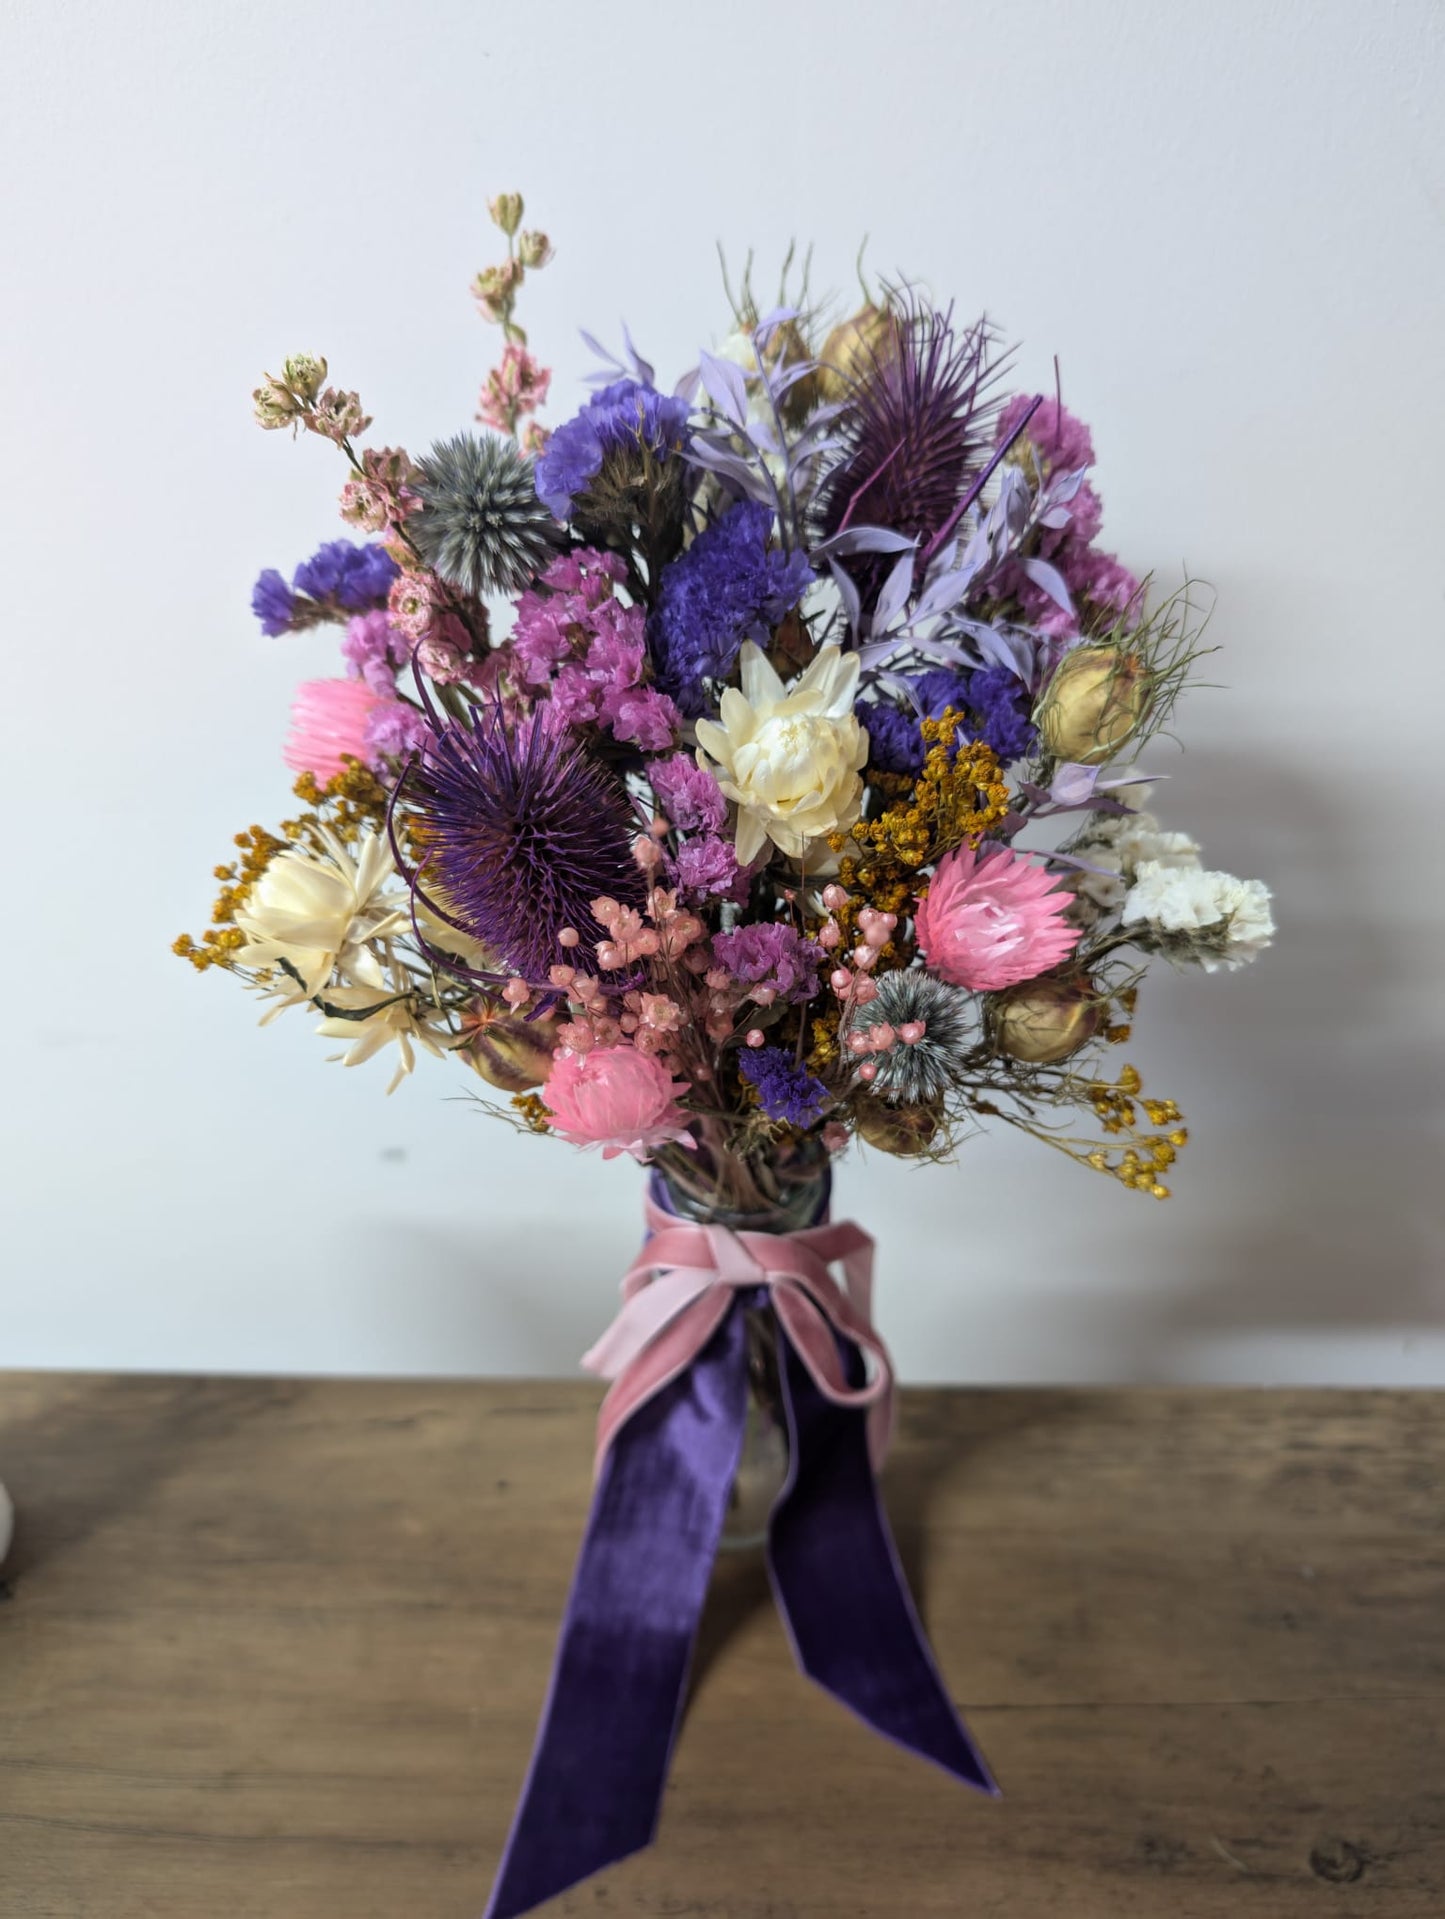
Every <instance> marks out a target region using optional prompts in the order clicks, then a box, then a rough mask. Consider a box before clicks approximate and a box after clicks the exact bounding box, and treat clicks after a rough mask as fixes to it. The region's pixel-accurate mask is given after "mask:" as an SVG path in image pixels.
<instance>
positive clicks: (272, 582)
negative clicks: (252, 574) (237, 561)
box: [251, 566, 296, 639]
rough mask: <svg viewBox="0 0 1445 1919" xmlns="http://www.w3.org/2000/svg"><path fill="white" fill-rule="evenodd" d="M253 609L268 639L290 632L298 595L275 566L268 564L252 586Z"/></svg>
mask: <svg viewBox="0 0 1445 1919" xmlns="http://www.w3.org/2000/svg"><path fill="white" fill-rule="evenodd" d="M251 611H252V612H253V613H254V614H255V615H256V618H257V619H258V620H259V621H260V622H261V631H262V632H263V633H264V634H265V635H266V636H267V638H268V639H275V638H276V636H277V634H278V633H289V632H290V630H291V627H292V624H293V622H294V621H295V618H296V595H295V594H294V593H293V592H292V591H291V589H290V587H289V586H287V584H286V582H285V580H284V579H283V578H282V577H281V575H280V574H279V573H278V572H277V571H276V569H275V567H274V566H268V567H267V568H266V570H265V572H264V573H262V574H261V575H260V576H259V577H258V579H257V581H256V584H255V585H254V586H253V587H252V588H251Z"/></svg>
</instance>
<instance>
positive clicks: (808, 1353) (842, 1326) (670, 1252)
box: [582, 1198, 893, 1473]
mask: <svg viewBox="0 0 1445 1919" xmlns="http://www.w3.org/2000/svg"><path fill="white" fill-rule="evenodd" d="M646 1210H647V1225H648V1230H649V1238H648V1239H647V1241H646V1243H645V1244H644V1246H643V1248H642V1251H641V1252H640V1253H639V1254H638V1256H637V1258H636V1259H635V1260H634V1261H633V1263H632V1265H631V1266H630V1267H629V1268H628V1270H627V1272H626V1273H625V1274H624V1276H623V1280H622V1310H621V1311H620V1312H619V1313H618V1315H617V1317H616V1319H614V1320H613V1322H612V1324H611V1325H610V1326H609V1327H608V1329H607V1331H606V1332H605V1333H603V1335H602V1337H601V1338H600V1339H599V1340H598V1341H597V1343H596V1345H595V1346H593V1347H592V1348H591V1350H590V1351H589V1352H587V1353H585V1354H584V1355H583V1358H582V1364H583V1366H585V1367H586V1369H587V1370H588V1371H589V1372H592V1373H596V1374H598V1375H599V1377H601V1378H603V1379H610V1380H611V1381H612V1382H613V1384H612V1390H611V1391H610V1392H609V1393H608V1395H607V1397H606V1399H605V1400H604V1401H603V1402H602V1409H601V1412H600V1413H599V1414H598V1419H597V1456H596V1470H597V1471H598V1473H600V1472H601V1470H602V1464H603V1461H604V1460H605V1459H606V1457H607V1450H608V1448H609V1446H610V1445H611V1444H612V1441H613V1438H614V1437H615V1435H616V1434H617V1432H618V1430H619V1428H621V1427H622V1426H624V1425H625V1424H626V1423H627V1421H628V1420H629V1419H631V1418H632V1416H633V1414H634V1413H635V1412H636V1411H637V1410H638V1408H639V1407H641V1406H644V1405H646V1404H647V1402H648V1400H650V1399H652V1398H654V1397H655V1396H656V1395H657V1394H658V1393H659V1392H661V1391H662V1389H663V1388H664V1387H665V1386H666V1385H668V1384H669V1383H670V1382H671V1381H672V1380H674V1379H676V1378H678V1377H679V1375H680V1374H682V1373H684V1372H686V1371H687V1369H688V1367H689V1366H691V1364H692V1363H693V1361H694V1360H695V1359H696V1358H697V1356H698V1355H699V1354H700V1353H701V1352H702V1351H703V1349H704V1348H705V1347H706V1345H707V1343H708V1341H709V1340H710V1339H711V1338H712V1336H713V1334H714V1333H715V1332H716V1331H717V1329H718V1327H719V1326H720V1325H721V1324H722V1322H723V1320H724V1319H725V1318H726V1317H727V1314H728V1312H729V1310H730V1309H731V1306H732V1303H733V1297H734V1295H735V1294H736V1293H738V1292H740V1291H745V1290H752V1289H754V1288H757V1287H766V1288H767V1291H768V1296H769V1298H770V1299H771V1301H772V1306H773V1310H774V1312H775V1313H776V1314H777V1317H778V1321H779V1323H780V1325H781V1326H782V1329H783V1331H784V1332H785V1333H786V1334H787V1337H788V1339H789V1341H790V1342H791V1344H792V1347H793V1350H794V1351H795V1352H796V1353H797V1355H798V1357H799V1359H800V1360H801V1361H802V1363H803V1365H804V1366H805V1367H806V1368H807V1370H808V1373H809V1375H810V1377H811V1378H812V1381H813V1383H814V1385H815V1386H816V1387H817V1388H818V1391H819V1392H820V1393H821V1394H822V1395H823V1397H824V1398H825V1399H826V1400H828V1401H830V1403H831V1404H833V1405H835V1406H845V1407H852V1408H854V1409H857V1410H862V1411H866V1413H867V1418H868V1451H869V1456H870V1458H871V1459H872V1462H873V1468H874V1471H875V1472H876V1471H877V1470H878V1468H879V1467H880V1466H881V1465H882V1463H883V1459H884V1457H885V1455H886V1453H887V1451H888V1442H889V1439H890V1438H891V1436H892V1431H893V1365H892V1362H891V1360H890V1359H889V1357H888V1348H887V1347H886V1346H885V1345H884V1343H883V1341H882V1340H881V1339H880V1338H879V1336H878V1334H877V1332H876V1331H875V1330H874V1327H873V1320H872V1309H873V1240H872V1239H871V1238H870V1237H869V1235H868V1234H867V1233H865V1232H864V1231H863V1230H862V1228H861V1227H859V1226H855V1225H853V1224H851V1223H850V1222H846V1221H845V1222H843V1223H841V1224H838V1225H823V1226H807V1227H803V1228H801V1229H800V1230H798V1231H797V1232H791V1233H755V1232H748V1231H743V1232H734V1231H732V1230H731V1228H729V1227H726V1226H704V1225H701V1224H698V1223H695V1222H693V1221H690V1220H681V1219H679V1218H678V1217H677V1215H676V1214H675V1213H668V1212H664V1211H663V1209H662V1208H661V1207H660V1206H659V1205H658V1204H657V1203H656V1201H655V1200H653V1199H651V1198H649V1199H648V1201H647V1208H646ZM834 1265H837V1266H840V1267H841V1268H842V1271H843V1279H844V1284H843V1285H842V1286H840V1285H839V1284H838V1282H837V1281H836V1280H835V1279H834V1277H833V1275H832V1272H831V1271H830V1270H829V1269H830V1268H831V1267H832V1266H834ZM838 1333H841V1334H842V1335H843V1337H844V1338H845V1339H847V1340H849V1341H851V1343H852V1344H853V1345H854V1346H856V1347H857V1348H858V1350H859V1351H860V1352H861V1353H862V1354H863V1355H864V1359H865V1362H866V1364H867V1370H868V1377H867V1380H866V1382H865V1383H864V1384H863V1385H861V1386H856V1387H855V1386H850V1385H849V1383H848V1379H847V1376H846V1374H845V1373H844V1370H843V1362H842V1358H841V1356H840V1354H839V1350H838V1341H837V1338H836V1335H837V1334H838Z"/></svg>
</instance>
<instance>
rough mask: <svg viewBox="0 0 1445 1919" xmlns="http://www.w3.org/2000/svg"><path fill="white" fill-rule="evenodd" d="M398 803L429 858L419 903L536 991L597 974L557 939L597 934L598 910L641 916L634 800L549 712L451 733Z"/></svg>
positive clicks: (449, 726) (442, 735)
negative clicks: (627, 910)
mask: <svg viewBox="0 0 1445 1919" xmlns="http://www.w3.org/2000/svg"><path fill="white" fill-rule="evenodd" d="M398 794H399V797H400V799H401V801H402V802H403V804H404V805H405V807H406V808H407V810H408V811H409V813H410V815H411V816H412V817H413V818H414V820H415V822H416V825H417V827H418V828H419V841H420V843H421V844H422V845H424V846H425V848H426V853H425V857H424V859H423V860H422V862H421V863H420V865H419V867H418V868H417V870H415V871H414V872H412V873H410V874H408V876H407V877H408V878H409V879H410V880H411V883H412V886H413V888H414V889H415V890H416V892H417V895H418V898H420V899H422V900H423V901H424V902H427V903H430V904H431V905H432V907H433V909H434V910H435V911H437V912H438V913H439V914H440V915H441V916H442V917H443V918H444V919H446V920H447V921H448V922H449V923H450V924H452V925H454V926H456V927H457V928H458V929H459V930H460V931H461V932H464V933H466V934H467V935H468V936H469V937H470V938H472V939H474V940H477V941H479V942H480V943H481V945H483V946H484V947H485V948H486V949H487V950H488V952H489V953H491V954H494V955H495V957H496V960H497V962H498V964H499V965H502V966H506V967H509V968H511V969H512V970H513V971H514V972H517V973H520V974H521V975H522V976H523V977H525V978H526V979H529V980H531V981H532V982H533V983H534V984H537V985H545V984H546V981H547V977H548V969H549V968H550V967H552V966H556V965H561V964H563V963H566V964H568V965H573V966H589V965H591V964H592V962H591V960H590V959H589V958H588V952H589V949H588V948H586V947H580V946H579V947H574V948H573V949H571V951H570V952H569V951H568V949H567V948H565V947H564V946H563V945H562V944H561V942H560V940H559V939H558V934H559V933H561V932H562V930H563V928H564V927H569V926H570V927H580V926H589V925H590V924H591V923H592V902H593V900H595V899H598V898H600V897H603V896H605V897H607V898H609V899H614V900H619V901H620V902H621V903H622V904H623V905H624V906H633V907H638V908H640V907H641V906H642V904H643V897H644V889H645V882H644V880H643V876H642V872H641V869H640V868H639V866H638V865H637V862H636V861H635V860H634V859H633V857H632V840H633V837H634V827H633V822H632V820H631V818H630V815H629V811H628V806H627V798H626V795H625V793H624V792H623V789H622V787H621V786H620V785H619V784H618V782H617V780H616V779H615V778H614V777H613V776H612V774H611V773H609V772H608V771H607V769H606V768H605V767H604V766H602V765H601V764H600V763H599V762H598V761H597V760H595V759H593V757H592V756H591V754H589V753H588V752H587V751H586V749H585V748H584V747H583V745H582V743H581V742H580V741H579V740H578V738H577V736H576V735H575V734H573V733H569V732H568V731H567V730H566V729H565V728H560V727H558V726H557V725H556V724H555V723H553V722H552V721H551V719H550V716H549V714H548V711H547V709H546V708H543V709H542V711H541V712H539V713H538V714H536V715H535V716H533V717H532V718H530V719H526V720H521V721H518V722H516V723H515V724H514V723H511V722H509V721H508V719H507V718H506V717H505V715H504V714H503V713H502V711H501V709H500V708H499V707H498V706H496V705H494V704H492V703H491V702H486V703H484V704H481V705H478V706H476V707H474V708H473V709H472V710H471V712H470V714H469V715H468V716H467V718H466V719H462V720H451V721H448V722H446V723H445V724H444V725H442V726H440V727H439V728H438V730H437V732H436V733H435V735H434V737H433V738H432V739H431V740H430V741H429V742H427V743H426V745H425V748H424V751H423V753H422V755H421V758H420V760H419V761H418V762H417V763H416V764H415V766H414V767H413V769H412V771H411V772H410V773H408V774H407V775H406V776H405V778H404V779H403V781H402V783H401V785H400V786H399V788H398Z"/></svg>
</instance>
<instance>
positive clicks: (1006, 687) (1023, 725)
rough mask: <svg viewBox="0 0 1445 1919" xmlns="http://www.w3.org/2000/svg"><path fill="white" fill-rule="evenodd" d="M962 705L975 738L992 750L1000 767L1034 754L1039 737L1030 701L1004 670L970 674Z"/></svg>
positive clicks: (1013, 676) (984, 669) (1019, 682)
mask: <svg viewBox="0 0 1445 1919" xmlns="http://www.w3.org/2000/svg"><path fill="white" fill-rule="evenodd" d="M964 704H965V705H966V707H967V708H968V713H969V717H970V719H971V721H972V723H973V736H974V738H975V739H977V740H982V741H983V743H984V745H985V746H991V747H992V748H993V750H994V752H995V753H997V755H998V757H999V761H1000V763H1001V764H1002V765H1004V766H1008V765H1010V764H1011V763H1012V762H1013V761H1014V760H1022V759H1027V757H1028V756H1029V754H1030V753H1032V752H1033V750H1034V747H1035V745H1036V744H1037V742H1038V737H1039V735H1038V728H1037V727H1036V726H1035V725H1034V723H1033V719H1032V717H1031V715H1032V712H1033V699H1032V697H1031V695H1030V693H1029V690H1028V688H1027V687H1026V686H1025V685H1024V683H1023V681H1022V680H1021V679H1020V678H1019V677H1018V675H1017V674H1016V673H1011V672H1010V671H1009V669H1008V668H1007V667H1006V666H984V667H980V668H979V670H978V671H977V672H976V673H970V674H969V675H968V689H967V692H966V694H965V698H964Z"/></svg>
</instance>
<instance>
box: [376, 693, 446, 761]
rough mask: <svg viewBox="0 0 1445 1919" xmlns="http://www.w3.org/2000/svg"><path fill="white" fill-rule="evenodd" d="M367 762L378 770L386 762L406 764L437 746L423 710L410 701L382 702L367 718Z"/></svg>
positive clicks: (390, 700)
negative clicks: (433, 745) (413, 755)
mask: <svg viewBox="0 0 1445 1919" xmlns="http://www.w3.org/2000/svg"><path fill="white" fill-rule="evenodd" d="M363 737H364V741H365V746H366V752H365V756H364V757H365V759H366V761H367V763H368V765H371V766H373V767H375V766H376V765H377V763H378V762H379V761H382V760H386V759H394V760H404V759H407V758H409V757H410V756H411V754H413V753H415V752H418V751H419V750H420V749H421V748H422V747H425V746H430V745H432V744H433V743H434V738H433V734H432V730H431V727H430V726H429V725H428V723H427V717H426V715H425V713H423V712H422V710H421V708H420V707H417V706H413V705H412V704H411V702H410V701H409V700H398V699H379V700H378V701H377V702H376V704H375V706H373V707H372V709H371V711H370V712H369V713H368V714H367V716H366V726H365V731H364V735H363Z"/></svg>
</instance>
